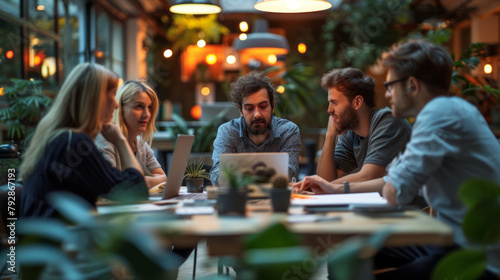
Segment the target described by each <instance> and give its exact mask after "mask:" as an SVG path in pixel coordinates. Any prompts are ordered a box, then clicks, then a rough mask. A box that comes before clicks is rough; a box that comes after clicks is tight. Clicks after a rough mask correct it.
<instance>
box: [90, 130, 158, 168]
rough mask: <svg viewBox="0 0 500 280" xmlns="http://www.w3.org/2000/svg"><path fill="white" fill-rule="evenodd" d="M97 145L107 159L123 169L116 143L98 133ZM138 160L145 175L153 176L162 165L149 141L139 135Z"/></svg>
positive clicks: (136, 155) (114, 165) (136, 154)
mask: <svg viewBox="0 0 500 280" xmlns="http://www.w3.org/2000/svg"><path fill="white" fill-rule="evenodd" d="M94 142H95V145H96V146H97V148H98V149H99V151H101V152H102V154H103V156H104V158H105V159H107V160H108V161H109V162H110V163H111V165H112V166H113V167H116V168H118V169H119V170H122V166H121V162H120V155H119V154H118V149H117V148H116V147H115V145H113V144H111V143H109V142H108V140H106V138H104V136H102V134H100V133H99V134H98V135H97V137H96V138H95V141H94ZM135 157H136V158H137V161H138V162H139V164H140V165H141V167H142V172H144V175H145V176H153V173H152V172H153V171H154V170H155V169H157V168H160V167H161V165H160V163H159V162H158V160H156V158H155V156H154V153H153V150H152V149H151V147H149V145H148V143H146V142H144V140H143V139H142V137H141V136H137V152H136V153H135Z"/></svg>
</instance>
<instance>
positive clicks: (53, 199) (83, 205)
mask: <svg viewBox="0 0 500 280" xmlns="http://www.w3.org/2000/svg"><path fill="white" fill-rule="evenodd" d="M47 201H48V202H49V203H50V205H52V207H54V208H55V209H56V210H57V211H58V212H59V214H61V215H62V216H63V217H65V218H66V219H68V220H70V221H71V222H73V223H75V224H77V225H83V226H87V227H95V226H96V224H97V223H96V221H95V219H94V217H93V216H92V215H91V214H90V213H91V211H92V206H91V205H90V204H89V203H88V202H87V201H85V200H83V198H81V197H79V196H77V195H76V194H73V193H69V192H52V193H49V194H47Z"/></svg>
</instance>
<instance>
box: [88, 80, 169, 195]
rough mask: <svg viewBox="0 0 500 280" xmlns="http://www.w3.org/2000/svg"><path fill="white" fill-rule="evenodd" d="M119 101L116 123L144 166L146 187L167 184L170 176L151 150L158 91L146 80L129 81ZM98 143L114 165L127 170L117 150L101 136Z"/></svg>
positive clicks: (121, 88)
mask: <svg viewBox="0 0 500 280" xmlns="http://www.w3.org/2000/svg"><path fill="white" fill-rule="evenodd" d="M116 101H117V102H118V109H117V110H116V111H115V113H114V115H113V122H114V123H115V124H116V125H117V126H118V127H119V128H120V130H121V131H122V133H123V135H124V136H125V138H127V140H128V143H129V145H130V147H131V148H132V151H133V153H134V154H135V156H136V158H137V160H138V162H139V164H140V165H141V168H142V171H143V173H144V175H145V176H144V180H145V181H146V185H147V186H148V187H149V188H151V187H152V186H155V185H158V184H160V183H164V182H165V181H167V176H166V175H165V172H164V171H163V169H161V166H160V163H159V162H158V160H156V158H155V156H154V155H153V150H152V149H151V147H150V145H151V142H152V140H153V132H154V130H155V118H156V114H157V113H158V97H157V96H156V93H155V91H154V90H153V89H152V88H151V87H149V86H148V85H147V84H146V83H144V82H142V81H126V82H125V83H123V85H121V86H120V88H118V92H117V93H116ZM95 144H96V145H97V147H98V148H99V150H100V151H102V153H103V154H104V157H105V158H106V159H108V160H109V162H110V163H111V165H112V166H114V167H116V168H118V169H120V170H122V169H123V166H122V165H121V164H120V154H119V153H118V149H117V147H115V146H114V145H113V144H112V143H109V142H108V141H107V140H106V139H105V138H104V137H103V136H102V135H98V136H97V138H96V141H95Z"/></svg>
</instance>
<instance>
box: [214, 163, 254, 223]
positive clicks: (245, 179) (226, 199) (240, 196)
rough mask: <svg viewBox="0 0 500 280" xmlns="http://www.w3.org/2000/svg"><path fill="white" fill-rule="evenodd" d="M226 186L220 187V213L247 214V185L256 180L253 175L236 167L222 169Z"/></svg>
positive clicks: (218, 199) (218, 196)
mask: <svg viewBox="0 0 500 280" xmlns="http://www.w3.org/2000/svg"><path fill="white" fill-rule="evenodd" d="M221 172H222V176H223V178H224V182H225V187H224V188H220V189H219V194H218V195H217V203H218V206H219V215H242V216H243V215H245V210H246V207H245V206H246V202H247V186H248V185H249V184H252V183H254V182H255V178H254V176H252V175H248V174H245V173H241V172H239V171H236V170H234V169H222V170H221Z"/></svg>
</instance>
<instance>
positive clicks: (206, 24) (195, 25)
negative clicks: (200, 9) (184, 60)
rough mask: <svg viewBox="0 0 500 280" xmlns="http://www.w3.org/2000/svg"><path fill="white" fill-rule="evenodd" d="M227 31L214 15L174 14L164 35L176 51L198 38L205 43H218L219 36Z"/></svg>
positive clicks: (191, 43) (194, 42)
mask: <svg viewBox="0 0 500 280" xmlns="http://www.w3.org/2000/svg"><path fill="white" fill-rule="evenodd" d="M227 33H229V29H228V28H227V27H225V26H224V25H222V24H221V23H220V22H218V21H217V16H216V15H207V16H203V17H199V16H193V15H174V16H173V20H172V25H171V26H170V28H169V29H168V30H167V34H166V36H167V39H168V40H169V41H170V42H172V50H173V51H174V52H176V51H179V50H182V49H185V48H186V47H187V46H188V45H193V44H196V42H198V40H200V39H203V40H205V42H207V43H219V41H220V38H221V36H222V35H223V34H227Z"/></svg>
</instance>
